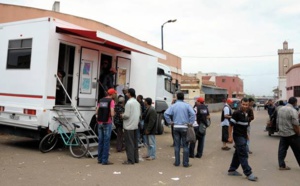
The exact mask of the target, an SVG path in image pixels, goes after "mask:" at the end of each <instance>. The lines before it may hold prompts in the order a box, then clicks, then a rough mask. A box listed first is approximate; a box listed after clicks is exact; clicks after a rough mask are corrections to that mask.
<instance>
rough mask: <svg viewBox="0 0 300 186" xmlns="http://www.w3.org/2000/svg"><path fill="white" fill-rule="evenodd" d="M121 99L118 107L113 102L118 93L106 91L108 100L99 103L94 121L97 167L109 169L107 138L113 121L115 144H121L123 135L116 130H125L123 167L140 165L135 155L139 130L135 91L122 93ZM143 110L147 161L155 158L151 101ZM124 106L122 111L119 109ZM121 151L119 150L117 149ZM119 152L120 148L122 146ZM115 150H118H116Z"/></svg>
mask: <svg viewBox="0 0 300 186" xmlns="http://www.w3.org/2000/svg"><path fill="white" fill-rule="evenodd" d="M123 92H124V97H125V98H124V97H123V96H119V98H118V102H119V103H118V104H117V105H116V106H115V101H114V99H115V98H116V96H117V91H116V90H115V89H113V88H110V89H108V90H107V92H106V93H107V96H106V97H104V98H102V99H100V100H99V103H98V106H97V110H96V117H97V122H98V137H99V140H98V163H99V164H102V165H112V164H113V163H112V162H110V161H109V160H108V159H109V149H110V137H111V132H112V122H113V118H114V120H115V122H116V124H117V123H118V125H120V124H121V125H122V126H117V133H118V134H119V135H120V136H119V135H118V137H117V138H120V137H121V139H119V140H118V143H121V144H122V143H123V139H122V132H123V131H119V130H123V129H124V141H125V145H124V146H125V150H126V155H127V160H125V161H124V162H123V164H124V165H133V164H135V163H139V153H138V130H139V127H138V125H139V122H140V119H141V115H142V113H141V105H140V103H139V102H138V101H137V100H136V94H135V90H134V89H133V88H130V89H124V90H123ZM144 104H145V107H146V110H145V113H144V118H143V119H144V134H145V138H144V139H145V143H146V144H147V147H148V149H147V150H148V154H147V156H145V158H146V159H147V160H153V159H155V158H156V141H155V124H156V117H157V116H156V111H155V109H154V108H153V107H152V106H151V105H152V99H151V98H146V99H145V100H144ZM124 105H125V108H124V107H123V108H122V106H124ZM119 148H120V146H119ZM121 148H122V145H121ZM117 150H118V146H117Z"/></svg>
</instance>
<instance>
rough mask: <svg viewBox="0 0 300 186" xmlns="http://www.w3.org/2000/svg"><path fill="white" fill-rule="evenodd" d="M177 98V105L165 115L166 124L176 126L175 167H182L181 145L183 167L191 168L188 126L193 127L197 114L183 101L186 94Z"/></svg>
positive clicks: (181, 94)
mask: <svg viewBox="0 0 300 186" xmlns="http://www.w3.org/2000/svg"><path fill="white" fill-rule="evenodd" d="M176 96H177V101H176V103H174V104H173V105H171V106H170V107H169V108H168V109H167V110H166V111H165V113H164V117H165V120H166V122H167V123H169V124H170V125H174V141H175V146H174V153H175V162H174V164H173V165H174V166H179V165H180V145H181V144H182V145H183V166H184V167H190V166H192V165H191V164H190V163H189V147H188V142H187V141H186V136H187V128H188V125H192V124H193V123H194V121H195V112H194V110H193V108H192V107H191V106H190V105H189V104H187V103H185V102H184V101H183V100H184V94H183V93H182V92H178V93H177V95H176ZM171 118H172V119H171Z"/></svg>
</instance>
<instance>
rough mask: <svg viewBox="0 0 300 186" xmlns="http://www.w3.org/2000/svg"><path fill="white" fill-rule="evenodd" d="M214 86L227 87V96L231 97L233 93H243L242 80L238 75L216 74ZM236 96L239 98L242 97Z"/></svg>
mask: <svg viewBox="0 0 300 186" xmlns="http://www.w3.org/2000/svg"><path fill="white" fill-rule="evenodd" d="M216 86H218V87H221V88H224V89H227V91H228V97H230V98H232V96H233V93H234V92H236V93H240V94H243V93H244V83H243V80H242V79H240V78H239V77H238V76H216ZM242 96H243V95H241V96H238V97H239V98H240V97H242Z"/></svg>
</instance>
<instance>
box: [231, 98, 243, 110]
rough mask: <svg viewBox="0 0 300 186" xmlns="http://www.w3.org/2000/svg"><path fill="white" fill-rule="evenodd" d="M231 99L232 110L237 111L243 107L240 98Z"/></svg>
mask: <svg viewBox="0 0 300 186" xmlns="http://www.w3.org/2000/svg"><path fill="white" fill-rule="evenodd" d="M231 99H232V104H231V108H232V109H233V110H237V109H238V108H239V107H240V105H241V100H240V99H238V98H231Z"/></svg>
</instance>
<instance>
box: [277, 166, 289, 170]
mask: <svg viewBox="0 0 300 186" xmlns="http://www.w3.org/2000/svg"><path fill="white" fill-rule="evenodd" d="M279 170H291V168H290V167H288V166H285V167H279Z"/></svg>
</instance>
